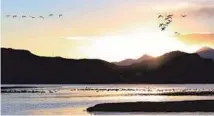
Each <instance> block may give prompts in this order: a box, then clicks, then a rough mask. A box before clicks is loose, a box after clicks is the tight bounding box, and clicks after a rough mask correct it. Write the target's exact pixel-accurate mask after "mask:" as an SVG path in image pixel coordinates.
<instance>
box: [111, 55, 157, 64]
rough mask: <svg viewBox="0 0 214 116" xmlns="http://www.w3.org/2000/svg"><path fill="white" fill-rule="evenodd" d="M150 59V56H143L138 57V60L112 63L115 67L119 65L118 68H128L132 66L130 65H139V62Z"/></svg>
mask: <svg viewBox="0 0 214 116" xmlns="http://www.w3.org/2000/svg"><path fill="white" fill-rule="evenodd" d="M152 58H153V57H152V56H149V55H143V56H142V57H140V58H138V59H125V60H122V61H120V62H113V63H114V64H116V65H119V66H129V65H132V64H135V63H139V62H142V61H147V60H150V59H152Z"/></svg>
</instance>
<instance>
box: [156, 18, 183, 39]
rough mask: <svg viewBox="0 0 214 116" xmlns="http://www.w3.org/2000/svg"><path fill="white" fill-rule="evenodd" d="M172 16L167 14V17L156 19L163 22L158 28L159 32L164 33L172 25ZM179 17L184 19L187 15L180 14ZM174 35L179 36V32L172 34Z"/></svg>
mask: <svg viewBox="0 0 214 116" xmlns="http://www.w3.org/2000/svg"><path fill="white" fill-rule="evenodd" d="M173 16H174V15H172V14H169V15H167V16H164V15H159V16H158V19H163V22H161V23H160V24H159V28H160V29H161V31H165V30H166V28H167V27H168V26H169V25H170V24H171V23H172V19H173ZM181 17H183V18H185V17H187V15H184V14H181ZM174 34H175V35H177V36H178V35H180V33H179V32H174Z"/></svg>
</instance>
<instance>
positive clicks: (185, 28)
mask: <svg viewBox="0 0 214 116" xmlns="http://www.w3.org/2000/svg"><path fill="white" fill-rule="evenodd" d="M192 1H193V0H189V1H184V0H180V1H177V0H175V1H174V2H170V1H169V0H164V1H163V2H162V3H161V4H160V3H159V2H158V1H155V0H151V1H150V2H145V1H144V2H140V1H138V2H137V1H136V2H131V1H122V0H119V1H117V2H113V1H111V0H110V1H106V2H98V1H93V4H92V3H89V2H86V1H85V2H79V1H78V2H77V1H75V2H74V1H73V2H72V1H69V3H70V5H69V4H68V1H62V3H60V4H57V1H55V0H53V1H52V2H53V3H52V4H49V2H50V1H49V2H47V1H45V2H44V1H40V0H38V1H37V2H35V1H34V2H35V3H31V2H26V1H25V0H20V1H19V3H16V2H12V1H11V0H8V1H7V0H3V5H2V6H3V12H2V14H3V16H4V15H7V14H18V15H19V14H20V15H23V14H26V15H36V16H39V15H44V16H46V17H45V19H44V20H42V19H29V18H26V19H21V18H19V17H18V18H17V19H12V18H6V17H1V19H2V25H1V26H2V38H1V43H2V44H1V46H2V47H11V48H16V49H27V50H30V51H31V52H33V53H35V54H37V55H45V56H62V57H66V58H101V59H104V60H108V61H118V60H123V59H125V58H136V57H139V56H142V55H143V54H149V55H153V56H158V55H161V54H163V53H165V52H169V51H172V50H182V51H186V52H194V51H195V50H197V49H199V48H200V47H202V46H209V47H214V42H213V41H214V36H213V35H210V34H209V33H213V32H214V24H213V20H214V13H213V10H214V4H213V2H212V1H210V2H203V0H199V1H200V3H198V1H197V2H192ZM22 2H23V4H26V5H25V6H23V4H21V3H22ZM71 3H72V4H71ZM202 3H203V4H202ZM13 5H14V8H12V7H11V6H13ZM56 5H57V6H56ZM72 5H73V6H72ZM34 7H35V8H34ZM46 7H48V8H46ZM53 8H55V9H53ZM50 9H51V10H50ZM169 11H170V13H173V14H174V18H173V23H172V24H171V25H170V27H169V28H167V30H166V31H165V32H161V31H160V29H159V28H158V25H159V23H160V21H159V20H158V19H157V16H158V15H159V14H160V13H161V14H162V13H169ZM52 12H53V13H55V14H56V13H62V14H63V17H62V18H57V17H56V16H55V17H48V16H47V15H48V14H49V13H52ZM181 13H185V14H187V15H188V17H187V18H181V16H180V14H181ZM175 31H177V32H180V33H181V34H183V35H185V36H182V37H180V38H178V37H173V33H174V32H175ZM193 33H194V34H193ZM204 33H206V34H204ZM187 34H193V35H187Z"/></svg>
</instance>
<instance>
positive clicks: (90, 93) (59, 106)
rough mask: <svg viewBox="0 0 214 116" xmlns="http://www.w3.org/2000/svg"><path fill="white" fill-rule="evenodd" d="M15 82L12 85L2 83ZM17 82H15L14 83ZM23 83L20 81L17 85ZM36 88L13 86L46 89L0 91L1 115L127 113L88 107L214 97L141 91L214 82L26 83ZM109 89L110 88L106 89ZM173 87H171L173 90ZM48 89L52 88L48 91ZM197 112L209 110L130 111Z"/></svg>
mask: <svg viewBox="0 0 214 116" xmlns="http://www.w3.org/2000/svg"><path fill="white" fill-rule="evenodd" d="M4 86H14V85H4ZM16 86H17V85H16ZM20 86H23V85H20ZM25 86H35V87H37V88H16V90H20V89H25V90H39V91H45V92H46V93H2V96H1V113H2V114H3V115H12V114H13V115H25V114H26V115H32V114H37V115H38V114H42V115H46V114H54V115H62V114H72V115H75V114H76V115H95V114H96V115H116V114H118V115H119V114H123V115H126V114H127V115H128V114H130V113H116V112H115V113H103V112H97V113H94V114H90V113H88V112H86V111H85V109H86V108H87V107H90V106H93V105H95V104H98V103H109V102H135V101H156V102H158V101H183V100H202V99H203V100H211V99H212V100H214V96H155V95H153V96H145V95H140V94H141V93H155V92H158V91H157V90H161V92H165V91H169V92H171V91H172V92H175V91H182V90H185V91H208V90H209V91H211V90H213V89H214V84H204V85H184V84H182V85H181V84H180V85H179V84H176V85H142V84H139V85H25ZM108 89H109V90H108ZM172 89H173V90H172ZM50 91H55V92H51V93H50ZM160 114H162V115H166V114H167V115H179V114H180V115H190V114H191V115H197V114H200V115H202V114H204V115H205V114H209V115H213V114H214V113H213V114H212V113H200V112H198V113H188V112H185V113H143V112H142V113H132V115H160Z"/></svg>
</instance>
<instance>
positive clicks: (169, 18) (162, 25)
mask: <svg viewBox="0 0 214 116" xmlns="http://www.w3.org/2000/svg"><path fill="white" fill-rule="evenodd" d="M53 16H57V17H58V18H60V17H62V16H63V15H62V14H49V15H48V17H53ZM6 17H7V18H13V19H15V18H18V17H20V18H27V17H29V18H32V19H35V18H40V19H45V17H44V16H26V15H21V16H18V15H6ZM173 17H174V15H172V14H169V15H166V16H164V15H159V16H158V19H163V20H162V21H163V22H161V23H160V24H159V28H160V29H161V31H165V30H166V28H167V27H168V26H169V25H170V24H171V23H172V19H173ZM181 17H183V18H184V17H187V15H184V14H181ZM174 34H175V35H177V36H178V35H180V33H179V32H174Z"/></svg>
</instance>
